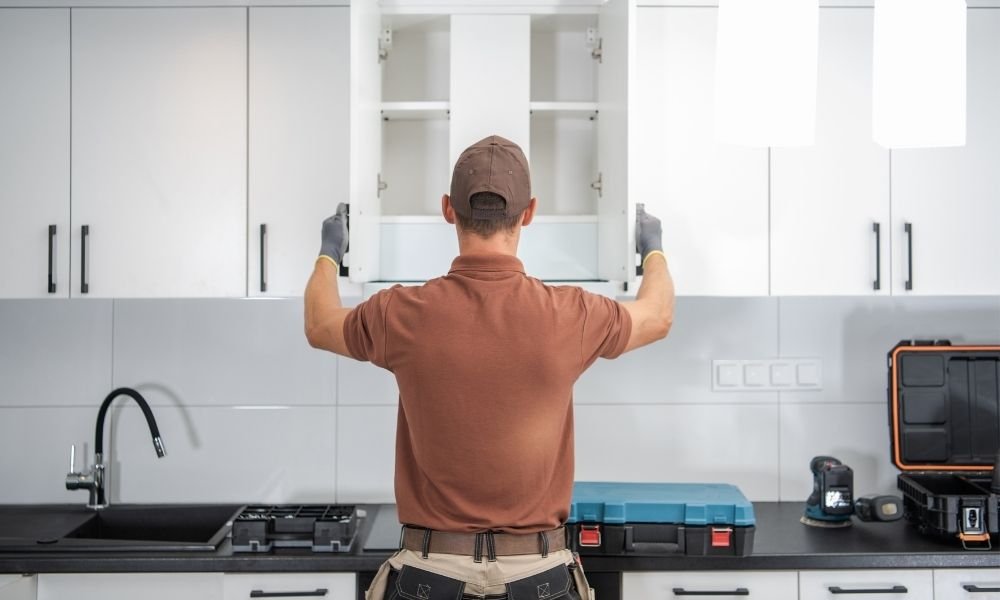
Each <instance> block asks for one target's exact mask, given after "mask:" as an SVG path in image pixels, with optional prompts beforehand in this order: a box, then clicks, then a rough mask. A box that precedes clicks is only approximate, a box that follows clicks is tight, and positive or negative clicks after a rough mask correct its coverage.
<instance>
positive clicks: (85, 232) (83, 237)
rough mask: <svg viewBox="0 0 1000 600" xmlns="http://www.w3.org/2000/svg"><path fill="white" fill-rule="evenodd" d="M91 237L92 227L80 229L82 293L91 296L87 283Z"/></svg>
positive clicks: (84, 226) (87, 226)
mask: <svg viewBox="0 0 1000 600" xmlns="http://www.w3.org/2000/svg"><path fill="white" fill-rule="evenodd" d="M89 237H90V225H83V226H81V227H80V293H81V294H89V293H90V284H89V283H88V282H87V275H88V273H87V241H88V240H87V238H89Z"/></svg>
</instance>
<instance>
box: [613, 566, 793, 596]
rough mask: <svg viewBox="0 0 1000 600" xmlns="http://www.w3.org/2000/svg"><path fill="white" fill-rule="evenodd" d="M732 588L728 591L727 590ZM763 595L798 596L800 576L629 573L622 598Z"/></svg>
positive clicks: (751, 573)
mask: <svg viewBox="0 0 1000 600" xmlns="http://www.w3.org/2000/svg"><path fill="white" fill-rule="evenodd" d="M727 592H728V593H727ZM688 596H711V597H713V598H760V599H761V600H764V599H766V600H796V599H797V598H798V578H797V576H796V574H795V573H794V572H792V571H788V572H785V571H775V572H772V573H763V572H752V571H739V572H737V571H732V572H726V571H712V572H701V573H699V572H688V573H684V572H669V573H655V572H654V573H625V574H624V575H623V576H622V598H651V599H652V598H656V599H666V598H687V597H688Z"/></svg>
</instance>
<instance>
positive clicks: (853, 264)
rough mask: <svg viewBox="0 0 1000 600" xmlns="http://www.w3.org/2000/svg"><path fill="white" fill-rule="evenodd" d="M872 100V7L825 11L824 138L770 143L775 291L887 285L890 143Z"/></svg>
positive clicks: (863, 290) (820, 126) (820, 121)
mask: <svg viewBox="0 0 1000 600" xmlns="http://www.w3.org/2000/svg"><path fill="white" fill-rule="evenodd" d="M871 103H872V9H871V8H847V9H842V8H825V9H821V10H820V21H819V90H818V94H817V102H816V104H817V106H816V116H817V119H816V144H815V145H814V146H810V147H805V148H774V149H772V150H771V293H772V294H774V295H778V296H788V295H795V294H803V295H810V294H811V295H831V294H851V295H868V294H886V293H888V292H889V286H890V280H891V277H890V275H889V270H888V269H889V257H888V255H887V251H888V249H889V247H890V245H889V236H890V232H889V229H890V226H889V151H888V150H886V149H884V148H882V147H881V146H878V145H877V144H875V143H874V142H873V141H872V130H871V106H872V104H871ZM876 230H877V233H876ZM876 243H879V246H878V248H877V247H876ZM876 248H877V249H876ZM876 260H878V261H879V262H878V263H876Z"/></svg>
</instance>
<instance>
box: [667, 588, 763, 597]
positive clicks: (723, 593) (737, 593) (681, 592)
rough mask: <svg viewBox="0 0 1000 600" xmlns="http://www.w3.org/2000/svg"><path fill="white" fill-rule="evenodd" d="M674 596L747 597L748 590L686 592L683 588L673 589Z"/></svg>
mask: <svg viewBox="0 0 1000 600" xmlns="http://www.w3.org/2000/svg"><path fill="white" fill-rule="evenodd" d="M674 595H675V596H749V595H750V590H748V589H746V588H736V589H735V590H728V591H717V592H713V591H705V590H686V589H684V588H674Z"/></svg>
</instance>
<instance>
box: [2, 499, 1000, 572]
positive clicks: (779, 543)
mask: <svg viewBox="0 0 1000 600" xmlns="http://www.w3.org/2000/svg"><path fill="white" fill-rule="evenodd" d="M9 508H10V507H5V506H0V512H2V511H4V510H5V509H9ZM19 508H20V509H21V510H23V509H24V507H23V506H22V507H19ZM359 508H364V509H366V510H367V515H368V516H367V518H366V519H364V521H363V523H362V525H361V530H360V532H359V538H358V540H359V541H358V542H356V544H355V547H354V549H353V550H352V551H351V552H350V553H346V554H316V553H313V552H309V551H303V550H293V549H281V550H279V551H275V552H274V553H272V554H242V553H240V554H234V553H233V551H232V546H231V545H230V543H229V540H226V541H224V542H223V543H222V544H221V545H220V546H219V548H218V549H217V550H215V551H213V552H169V553H155V552H133V553H128V554H126V553H109V552H91V553H59V554H57V553H49V552H38V553H0V573H39V572H65V573H80V572H107V573H112V572H171V571H175V572H182V571H183V572H295V571H298V572H309V571H374V570H375V569H377V568H378V566H379V565H380V564H381V563H382V561H384V560H385V559H386V557H388V556H389V554H390V551H389V550H387V549H371V550H365V549H364V546H365V542H366V540H369V537H371V538H372V539H371V541H372V542H378V543H374V544H373V543H369V544H368V547H369V548H372V547H373V545H374V547H376V548H384V547H385V545H386V544H385V543H384V542H385V540H387V539H388V537H389V536H390V535H394V534H395V531H396V528H395V526H394V524H393V523H392V521H393V520H394V516H395V506H394V505H391V504H387V505H366V506H359ZM754 510H755V513H756V517H757V527H756V533H755V542H754V551H753V554H752V555H751V556H748V557H683V556H679V557H636V556H630V557H627V558H626V557H594V556H588V557H584V559H583V560H584V566H585V567H586V568H587V570H588V571H591V572H595V573H596V572H608V571H671V570H685V571H687V570H708V569H712V570H773V569H782V570H806V569H875V568H971V567H994V568H1000V552H996V551H983V550H964V549H962V547H961V546H960V545H949V544H945V543H943V542H938V541H935V540H933V539H930V538H926V537H924V536H921V535H920V534H919V533H917V531H916V530H915V529H914V528H913V527H912V526H911V525H909V524H907V523H906V522H905V521H896V522H893V523H862V522H859V521H857V520H854V525H853V526H852V527H849V528H846V529H815V528H811V527H806V526H804V525H802V524H801V523H799V517H800V516H801V515H802V510H803V504H802V503H801V502H780V503H779V502H757V503H755V504H754ZM379 513H381V515H382V519H378V514H379ZM376 521H378V523H377V524H376ZM373 525H374V527H373ZM373 528H374V529H375V533H374V535H371V536H370V534H372V530H373ZM376 538H377V540H376Z"/></svg>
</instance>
